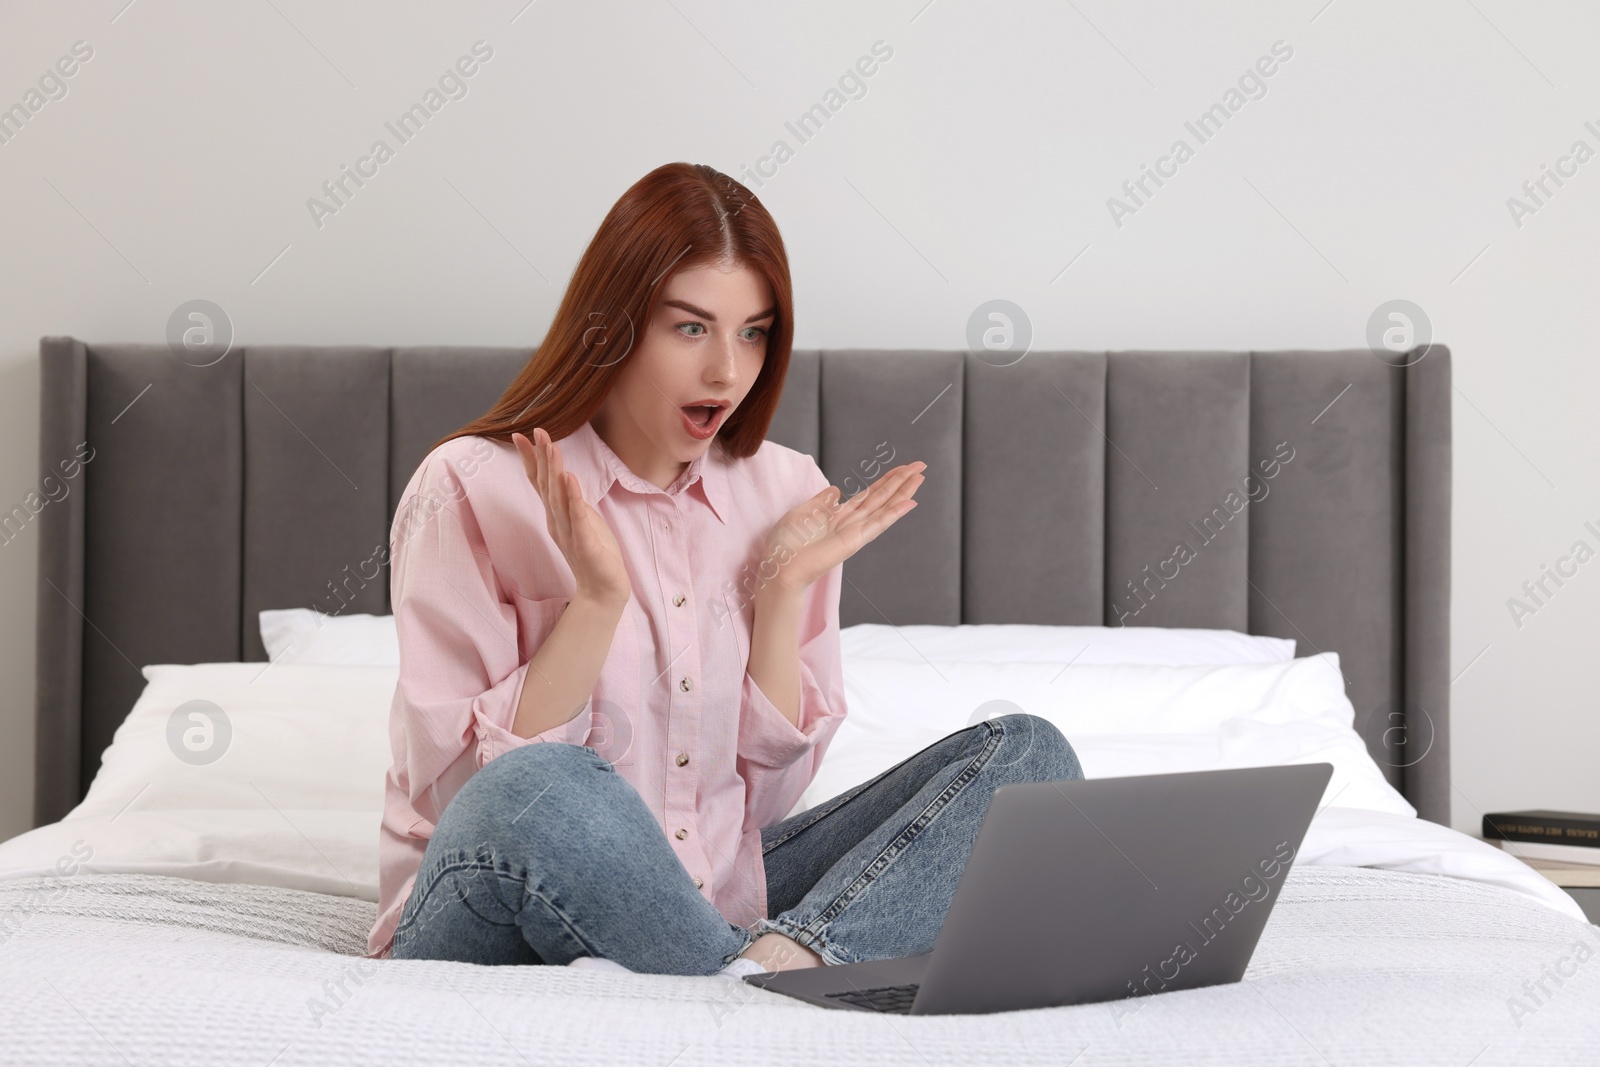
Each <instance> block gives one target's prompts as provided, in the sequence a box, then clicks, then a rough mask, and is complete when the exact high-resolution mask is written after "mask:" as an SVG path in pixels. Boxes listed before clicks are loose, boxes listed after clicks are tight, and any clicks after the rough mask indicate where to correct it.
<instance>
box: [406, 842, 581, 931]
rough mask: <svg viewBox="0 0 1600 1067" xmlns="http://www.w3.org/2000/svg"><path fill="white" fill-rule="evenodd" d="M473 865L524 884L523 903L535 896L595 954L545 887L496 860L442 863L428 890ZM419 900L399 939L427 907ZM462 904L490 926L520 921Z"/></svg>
mask: <svg viewBox="0 0 1600 1067" xmlns="http://www.w3.org/2000/svg"><path fill="white" fill-rule="evenodd" d="M474 868H475V869H476V870H477V871H478V872H479V873H480V874H481V873H482V872H484V871H487V872H489V873H491V874H493V875H494V876H495V877H496V878H498V879H501V880H502V881H509V882H517V883H520V884H521V886H522V895H523V898H524V904H526V900H527V898H530V897H531V898H533V899H536V900H538V901H539V903H541V904H542V905H544V907H545V908H546V909H548V910H549V911H550V913H551V914H552V915H554V916H555V917H556V918H557V919H558V920H560V922H561V926H562V928H563V929H565V930H566V931H567V933H568V934H569V935H570V936H571V937H572V939H573V940H574V941H576V942H577V943H578V944H580V945H582V946H583V947H584V948H585V949H586V950H588V951H589V952H590V953H591V954H592V953H593V949H594V946H593V945H591V944H589V942H588V941H587V940H586V939H585V938H584V937H583V936H582V935H581V934H579V932H578V930H577V929H576V928H575V927H574V926H573V925H572V922H571V921H570V920H569V919H568V918H567V913H566V912H565V911H563V910H562V909H561V908H559V907H557V906H556V904H555V902H554V901H552V900H551V899H550V898H549V897H548V896H546V895H545V892H544V889H543V887H542V886H541V887H537V888H536V887H535V886H534V884H533V882H532V880H531V879H530V878H529V877H528V876H527V875H525V874H521V875H519V874H514V873H512V872H511V871H502V870H500V869H499V868H498V867H497V866H496V865H495V864H494V863H492V862H490V863H485V862H484V861H482V860H451V861H450V862H448V863H444V864H441V865H440V867H439V870H438V871H437V872H436V873H435V874H434V875H433V877H432V878H430V879H429V881H428V887H427V890H426V892H428V893H432V892H433V890H434V889H435V888H436V887H437V886H438V884H439V882H440V880H441V879H443V878H444V876H445V875H447V874H450V873H452V872H457V871H464V870H469V869H474ZM474 877H476V875H474ZM412 892H413V893H415V892H416V887H415V886H413V887H412ZM417 900H418V904H417V909H418V910H417V911H414V912H413V913H412V914H411V915H410V916H408V917H407V918H406V919H405V921H404V922H402V923H401V924H400V925H398V926H396V927H395V933H394V936H395V937H396V938H398V937H399V936H400V933H401V932H402V931H406V932H409V931H410V930H411V929H412V928H414V927H415V925H416V920H417V916H418V915H419V914H420V913H421V909H422V908H423V907H425V905H424V904H423V903H422V900H423V898H421V897H418V898H417ZM461 903H462V905H463V906H464V907H466V908H467V910H468V911H471V912H472V914H473V916H474V917H475V918H477V919H478V920H479V921H481V922H486V923H490V924H491V925H494V926H500V925H511V926H518V924H517V923H516V922H515V921H513V922H511V923H510V924H502V923H495V922H493V920H490V919H485V918H484V917H483V916H482V915H480V914H478V912H477V910H476V909H474V908H473V907H472V906H471V905H470V904H468V903H467V902H466V900H465V898H463V899H462V900H461ZM519 928H520V927H519Z"/></svg>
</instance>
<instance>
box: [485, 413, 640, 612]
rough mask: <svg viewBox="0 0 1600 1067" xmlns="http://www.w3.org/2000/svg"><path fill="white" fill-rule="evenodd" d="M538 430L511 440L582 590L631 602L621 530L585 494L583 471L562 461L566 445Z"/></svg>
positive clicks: (615, 601)
mask: <svg viewBox="0 0 1600 1067" xmlns="http://www.w3.org/2000/svg"><path fill="white" fill-rule="evenodd" d="M533 436H534V440H533V441H529V440H528V438H527V437H525V436H524V435H522V434H520V433H513V434H512V435H511V443H512V444H514V445H516V446H517V451H518V452H519V453H521V455H522V465H523V466H524V467H526V468H527V471H528V481H530V482H532V483H533V487H534V489H535V490H537V491H538V493H539V499H541V500H543V501H544V516H545V524H546V526H547V528H548V529H549V531H550V537H551V539H552V540H554V541H555V543H556V546H557V547H558V548H560V549H561V554H562V555H563V556H565V557H566V558H567V565H568V566H569V567H571V568H572V573H573V576H574V577H575V578H576V579H577V581H578V594H579V595H580V596H586V597H589V598H592V599H594V600H598V601H601V602H603V603H607V604H622V603H626V602H627V600H628V597H629V596H630V595H631V593H632V583H631V582H629V580H628V568H627V566H626V565H625V564H624V563H623V561H622V549H621V547H620V546H618V544H617V537H616V534H614V533H612V532H611V526H610V524H608V523H607V522H606V520H605V519H604V518H602V517H601V515H600V513H599V512H598V511H596V510H595V509H594V507H593V506H591V505H590V503H589V502H588V501H587V500H585V499H584V498H583V488H582V487H581V486H580V485H579V484H578V476H577V475H576V474H573V473H572V472H570V471H568V470H567V469H566V468H565V467H564V466H563V465H562V462H561V449H560V448H559V447H557V445H556V443H555V442H554V441H552V440H551V439H550V435H549V434H548V433H546V432H545V431H544V430H543V429H539V428H535V429H534V431H533Z"/></svg>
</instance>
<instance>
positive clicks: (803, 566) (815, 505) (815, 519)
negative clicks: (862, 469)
mask: <svg viewBox="0 0 1600 1067" xmlns="http://www.w3.org/2000/svg"><path fill="white" fill-rule="evenodd" d="M927 468H928V465H927V464H926V463H923V462H921V461H918V462H916V463H905V464H902V465H900V466H898V467H896V468H894V469H893V470H891V471H889V473H887V474H885V475H884V476H883V477H882V478H879V479H878V480H877V481H876V482H873V483H872V485H870V486H869V487H867V488H866V489H864V490H862V491H861V492H859V493H857V494H856V495H855V496H853V497H851V498H850V499H849V500H848V501H846V502H845V503H843V504H840V503H839V502H838V501H839V498H840V496H841V495H842V494H841V493H840V490H839V487H838V486H834V485H830V486H828V487H827V488H826V489H824V490H822V491H821V492H820V493H818V494H817V495H816V496H814V497H812V498H811V499H810V500H808V501H806V502H805V503H804V504H801V505H800V506H799V507H797V508H795V509H794V510H793V511H791V512H789V514H787V515H785V516H784V517H783V518H782V519H781V520H779V522H778V525H776V526H774V527H773V528H772V534H771V536H770V537H768V538H767V550H766V554H765V555H764V556H763V557H762V562H761V568H760V575H759V576H760V578H761V579H762V587H763V588H764V587H766V586H769V585H770V586H772V587H774V588H775V590H778V591H789V592H796V593H798V592H802V591H803V590H805V588H806V587H807V586H809V585H810V584H811V583H812V582H814V581H816V580H817V579H818V578H820V577H822V576H823V575H824V574H827V573H828V572H829V571H831V570H832V569H833V568H835V567H837V566H838V565H839V564H841V563H843V562H844V561H845V560H847V559H849V558H850V557H851V556H853V555H855V554H856V552H857V551H859V550H860V548H861V546H862V545H865V544H867V543H869V542H871V541H872V540H873V539H874V538H876V537H877V536H878V535H879V534H881V533H882V532H883V531H885V530H887V529H888V528H889V527H890V526H892V525H894V524H895V523H896V522H897V521H899V519H900V517H901V516H903V515H905V514H906V513H907V512H908V511H910V510H911V509H912V508H914V507H916V506H917V502H916V501H915V500H912V499H911V497H912V495H913V494H915V493H916V491H917V489H918V487H920V486H921V485H922V482H923V477H922V472H923V471H924V470H926V469H927Z"/></svg>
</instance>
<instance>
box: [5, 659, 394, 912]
mask: <svg viewBox="0 0 1600 1067" xmlns="http://www.w3.org/2000/svg"><path fill="white" fill-rule="evenodd" d="M144 676H145V678H146V679H147V680H148V684H147V685H146V686H145V688H144V691H143V692H142V693H141V694H140V696H139V699H138V701H137V702H136V703H135V704H134V706H133V710H132V711H130V712H129V713H128V717H127V719H125V720H124V721H123V723H122V725H121V726H119V727H118V728H117V732H116V734H115V735H114V736H113V738H112V742H111V746H110V747H109V748H107V749H106V751H105V753H104V754H103V755H102V757H101V762H100V770H99V773H98V774H96V775H95V777H94V781H93V782H92V783H91V784H90V786H89V791H88V794H87V795H86V796H85V797H84V799H83V802H82V803H80V804H79V805H78V806H77V807H75V808H73V809H72V811H70V812H68V813H67V815H66V816H65V817H64V818H63V819H62V820H61V821H60V822H58V823H52V824H49V825H47V826H43V827H39V828H38V829H35V830H32V831H29V832H28V833H26V834H23V835H21V836H20V837H17V838H13V839H12V840H10V841H7V842H5V843H4V844H3V845H0V876H17V875H21V874H25V873H29V872H30V871H35V870H37V871H39V872H40V873H42V870H43V869H46V868H49V867H52V866H53V865H54V864H55V863H56V861H57V860H58V859H59V858H60V857H62V856H65V855H72V856H75V857H77V858H78V859H83V858H84V853H85V852H88V853H89V854H90V856H89V858H88V859H87V860H86V861H85V862H83V863H82V864H81V865H80V869H84V870H88V871H92V872H96V873H102V872H105V873H109V872H139V873H150V874H171V875H177V876H180V877H186V878H195V879H199V880H203V881H217V882H250V883H255V884H260V885H276V886H286V887H288V888H291V889H305V890H310V891H313V892H320V893H333V894H337V895H342V896H355V897H360V898H361V899H364V900H377V896H378V893H377V890H378V869H377V868H378V855H377V850H378V831H379V825H380V822H381V820H382V812H383V801H384V779H385V776H386V775H387V774H388V771H389V768H390V765H391V763H392V760H393V755H392V753H391V751H390V745H389V705H390V703H391V701H392V700H393V697H394V691H395V686H396V683H397V681H398V676H399V671H398V669H397V668H394V667H372V666H366V667H346V666H327V665H317V664H297V663H273V664H267V663H200V664H192V665H173V664H158V665H154V666H149V667H145V668H144ZM194 701H205V702H208V703H206V704H193V703H192V702H194ZM218 709H220V714H219V712H218ZM196 716H199V717H196ZM208 761H209V762H208ZM76 842H82V845H80V846H78V847H76V848H74V847H73V845H74V844H75V843H76Z"/></svg>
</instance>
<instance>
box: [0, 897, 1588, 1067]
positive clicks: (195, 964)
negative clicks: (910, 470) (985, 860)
mask: <svg viewBox="0 0 1600 1067" xmlns="http://www.w3.org/2000/svg"><path fill="white" fill-rule="evenodd" d="M53 884H55V883H54V882H45V881H44V880H37V879H29V880H19V881H9V882H3V883H0V916H7V917H9V919H8V920H7V930H8V931H9V936H5V935H4V934H0V936H5V940H4V942H3V943H0V1035H3V1037H0V1043H3V1044H0V1052H3V1055H0V1058H3V1059H4V1062H6V1063H8V1064H52V1065H53V1064H62V1063H104V1064H119V1065H120V1064H129V1063H131V1064H139V1065H143V1064H179V1063H223V1062H226V1063H239V1064H262V1065H265V1064H268V1063H272V1064H274V1067H287V1065H291V1064H315V1065H319V1067H321V1065H327V1067H333V1065H341V1067H342V1065H346V1064H356V1063H387V1064H402V1065H405V1064H428V1065H434V1064H471V1065H478V1064H543V1063H550V1064H590V1063H592V1064H605V1065H607V1067H610V1065H614V1064H660V1065H662V1067H666V1065H668V1064H691V1063H719V1064H729V1065H737V1067H748V1065H752V1064H762V1065H766V1064H811V1063H840V1064H844V1063H861V1064H869V1063H870V1064H875V1065H876V1064H882V1065H897V1064H905V1065H907V1067H926V1065H935V1064H976V1063H1005V1064H1018V1065H1021V1064H1054V1065H1060V1064H1066V1063H1070V1062H1074V1060H1075V1058H1076V1062H1077V1063H1079V1064H1132V1063H1169V1062H1186V1063H1193V1064H1240V1063H1261V1064H1315V1065H1327V1064H1339V1065H1343V1064H1352V1063H1393V1064H1443V1065H1448V1067H1465V1065H1467V1064H1472V1065H1474V1067H1485V1065H1488V1064H1503V1063H1549V1064H1578V1063H1594V1062H1596V1057H1597V1049H1600V931H1597V930H1596V929H1595V928H1594V927H1591V926H1588V925H1587V924H1584V923H1580V922H1577V921H1574V920H1573V919H1571V918H1569V917H1567V916H1565V915H1562V914H1560V913H1558V912H1557V911H1556V910H1554V909H1552V908H1549V907H1545V906H1544V905H1542V904H1539V903H1536V902H1534V901H1533V900H1530V899H1528V898H1527V897H1526V896H1523V895H1519V894H1517V893H1514V892H1510V891H1508V890H1506V889H1505V888H1502V887H1498V886H1491V885H1485V884H1482V883H1479V882H1472V881H1467V880H1463V879H1457V878H1444V877H1438V876H1436V875H1428V874H1408V873H1402V872H1393V871H1379V870H1369V869H1362V868H1359V867H1330V866H1314V865H1297V866H1295V867H1294V869H1293V870H1292V871H1291V872H1290V874H1289V876H1288V878H1287V879H1286V882H1285V885H1284V888H1283V891H1282V895H1281V898H1280V900H1279V902H1278V904H1277V906H1276V908H1275V909H1274V911H1273V914H1272V916H1271V918H1270V920H1269V921H1268V924H1267V927H1266V930H1265V931H1264V932H1263V934H1262V937H1261V941H1260V943H1259V945H1258V947H1257V949H1256V953H1255V956H1254V958H1253V959H1252V961H1251V964H1250V967H1249V969H1248V971H1247V972H1246V974H1245V978H1244V981H1243V982H1240V983H1235V984H1233V985H1227V986H1213V987H1209V988H1205V989H1196V990H1186V991H1182V992H1174V993H1166V994H1160V995H1156V996H1151V997H1141V998H1138V999H1135V1000H1125V1001H1116V1002H1111V1003H1107V1004H1090V1005H1080V1006H1075V1007H1059V1008H1044V1009H1036V1010H1030V1011H1020V1012H1006V1013H1000V1014H996V1015H975V1016H930V1017H926V1018H924V1017H906V1016H894V1017H887V1016H874V1015H869V1014H865V1013H855V1012H849V1011H830V1010H828V1009H825V1008H817V1007H812V1006H811V1005H808V1004H805V1003H803V1002H801V1001H797V1000H794V999H792V998H788V997H784V996H782V995H780V994H776V993H768V992H765V991H763V990H759V989H756V988H754V987H752V986H749V985H747V984H745V983H742V982H740V981H738V980H736V979H732V978H726V977H720V976H712V977H707V978H681V977H671V976H662V975H629V974H614V973H597V972H590V971H574V970H572V969H570V968H566V967H478V966H473V965H469V964H459V963H438V962H427V961H411V960H383V961H374V960H366V959H364V958H362V957H361V956H359V953H360V952H361V951H362V949H363V947H364V938H365V933H366V929H367V927H368V925H369V924H370V923H371V921H372V918H373V914H374V910H375V908H374V905H373V904H371V903H370V902H367V901H362V900H358V899H356V898H353V897H334V896H327V895H324V894H316V893H306V892H302V891H298V890H289V889H281V888H272V887H260V886H239V885H227V884H220V883H207V882H196V881H190V880H184V879H173V878H168V877H165V876H158V875H80V876H77V877H75V878H73V879H70V880H68V882H67V885H68V886H69V888H67V889H66V890H64V891H58V892H56V893H55V894H54V895H53V897H52V898H51V899H48V900H45V899H40V898H37V897H35V898H34V899H33V901H32V905H31V906H28V907H27V910H26V913H25V914H20V918H19V909H22V908H23V907H24V906H25V902H27V901H28V899H29V894H30V893H36V892H37V891H38V889H39V888H40V887H41V886H44V885H53ZM1585 950H1587V951H1586V952H1585ZM1579 956H1583V957H1584V959H1583V960H1582V962H1578V957H1579ZM1563 961H1565V962H1563ZM1557 970H1564V971H1569V972H1571V973H1570V974H1569V976H1567V977H1564V978H1561V979H1560V982H1559V984H1558V983H1557V982H1556V981H1555V980H1554V979H1552V978H1551V977H1549V976H1550V975H1553V974H1555V973H1556V971H1557ZM1541 979H1542V980H1543V981H1544V983H1545V992H1543V993H1540V991H1539V990H1538V988H1537V987H1536V986H1534V985H1532V983H1535V982H1539V981H1540V980H1541ZM1525 983H1526V984H1525ZM1530 989H1531V990H1532V994H1530V992H1529V990H1530ZM1535 995H1536V996H1537V1001H1535V999H1534V997H1535ZM1518 1002H1520V1003H1521V1004H1523V1005H1524V1009H1525V1010H1514V1007H1513V1005H1514V1004H1515V1003H1518Z"/></svg>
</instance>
